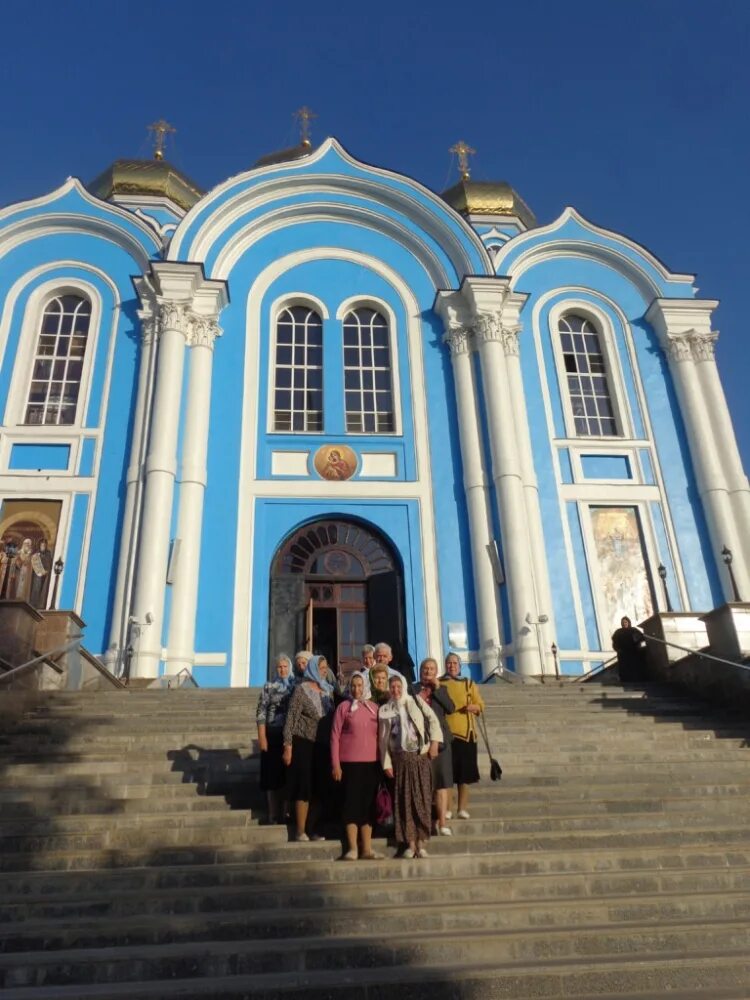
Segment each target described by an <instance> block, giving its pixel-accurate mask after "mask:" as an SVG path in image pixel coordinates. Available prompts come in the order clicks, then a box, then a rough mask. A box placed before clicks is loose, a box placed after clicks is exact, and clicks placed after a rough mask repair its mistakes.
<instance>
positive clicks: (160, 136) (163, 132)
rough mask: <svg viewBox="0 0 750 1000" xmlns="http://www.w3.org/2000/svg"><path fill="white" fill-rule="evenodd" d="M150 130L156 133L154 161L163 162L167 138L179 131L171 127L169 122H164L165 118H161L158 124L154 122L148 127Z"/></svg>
mask: <svg viewBox="0 0 750 1000" xmlns="http://www.w3.org/2000/svg"><path fill="white" fill-rule="evenodd" d="M148 130H149V132H153V133H154V159H155V160H163V159H164V146H165V143H166V141H167V136H168V135H173V134H174V133H175V132H176V131H177V129H176V128H174V127H173V126H172V125H170V124H169V122H167V121H164V119H163V118H160V119H159V121H158V122H152V123H151V124H150V125H149V126H148Z"/></svg>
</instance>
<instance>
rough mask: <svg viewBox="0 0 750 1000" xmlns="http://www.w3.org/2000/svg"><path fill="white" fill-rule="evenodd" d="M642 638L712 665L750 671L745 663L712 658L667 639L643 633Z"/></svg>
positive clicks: (749, 667) (711, 654)
mask: <svg viewBox="0 0 750 1000" xmlns="http://www.w3.org/2000/svg"><path fill="white" fill-rule="evenodd" d="M643 638H644V639H645V640H646V641H647V642H660V643H661V644H662V645H663V646H671V647H672V648H673V649H681V650H682V651H683V653H689V654H690V655H691V656H698V657H701V659H704V660H713V661H714V663H725V664H726V665H727V666H728V667H739V668H740V670H750V666H748V665H747V664H746V663H738V662H737V660H725V659H724V658H723V657H721V656H714V655H713V653H704V652H702V651H701V650H699V649H691V648H690V647H689V646H680V644H679V643H677V642H669V641H668V640H667V639H660V638H659V636H658V635H646V634H645V633H644V634H643Z"/></svg>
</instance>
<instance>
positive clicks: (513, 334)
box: [502, 300, 556, 674]
mask: <svg viewBox="0 0 750 1000" xmlns="http://www.w3.org/2000/svg"><path fill="white" fill-rule="evenodd" d="M506 302H507V300H506ZM520 332H521V327H520V325H504V329H503V334H502V336H503V347H504V349H505V357H506V365H507V369H508V387H509V390H510V401H511V407H512V410H513V423H514V426H515V429H516V441H517V444H518V459H519V465H520V469H521V479H522V481H523V493H524V503H525V507H526V524H527V526H528V537H529V555H530V558H531V564H532V580H533V585H534V593H535V595H536V609H537V615H538V616H539V615H545V616H546V617H547V621H546V622H542V623H541V624H540V625H539V626H535V627H538V628H539V635H540V645H541V647H542V652H541V658H542V662H543V664H544V667H545V670H544V671H543V672H545V673H550V674H554V672H555V664H554V660H553V657H552V643H553V642H554V641H555V635H556V630H555V616H554V609H553V605H552V591H551V589H550V583H549V567H548V565H547V551H546V547H545V544H544V531H543V528H542V511H541V507H540V505H539V485H538V483H537V478H536V470H535V468H534V454H533V451H532V448H531V435H530V433H529V415H528V413H527V411H526V396H525V393H524V390H523V375H522V373H521V358H520V353H519V334H520Z"/></svg>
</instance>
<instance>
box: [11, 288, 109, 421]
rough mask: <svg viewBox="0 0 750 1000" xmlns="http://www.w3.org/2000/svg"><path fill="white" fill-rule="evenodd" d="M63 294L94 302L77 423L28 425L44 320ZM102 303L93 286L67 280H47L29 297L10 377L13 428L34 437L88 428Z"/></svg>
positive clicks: (76, 416)
mask: <svg viewBox="0 0 750 1000" xmlns="http://www.w3.org/2000/svg"><path fill="white" fill-rule="evenodd" d="M63 295H83V296H86V298H87V299H88V300H89V302H90V303H91V318H90V321H89V332H88V336H87V338H86V351H85V353H84V356H83V365H82V368H81V382H80V386H79V389H78V401H77V404H76V413H75V420H74V421H73V423H70V424H27V423H26V408H27V404H28V398H29V392H30V390H31V381H32V374H33V370H34V361H35V359H36V349H37V344H38V342H39V334H40V331H41V323H42V317H43V316H44V312H45V310H46V308H47V306H48V305H49V303H50V302H51V301H52V299H55V298H59V297H62V296H63ZM101 318H102V302H101V296H100V294H99V292H98V290H97V289H96V287H95V286H94V285H91V284H89V283H88V282H86V281H81V280H80V279H79V278H64V279H60V278H58V279H55V280H51V281H46V282H44V284H42V285H39V286H38V287H37V288H35V289H34V291H33V292H31V294H30V295H29V299H28V302H27V304H26V308H25V310H24V315H23V319H22V320H21V333H20V337H19V343H18V351H17V353H16V360H15V365H14V369H13V376H12V378H11V385H10V391H9V393H8V401H7V404H6V407H5V421H4V422H5V424H6V426H8V427H13V428H14V430H15V431H16V432H22V433H23V434H24V435H29V436H32V437H39V436H40V435H41V436H44V437H45V438H46V437H48V436H53V437H54V436H56V435H58V434H59V435H62V436H66V435H70V434H71V432H74V431H77V430H78V431H80V430H82V429H83V428H84V427H85V426H86V417H87V414H88V409H89V399H90V395H91V384H92V381H93V378H92V376H93V369H94V359H95V358H96V352H97V347H98V341H99V332H100V329H101Z"/></svg>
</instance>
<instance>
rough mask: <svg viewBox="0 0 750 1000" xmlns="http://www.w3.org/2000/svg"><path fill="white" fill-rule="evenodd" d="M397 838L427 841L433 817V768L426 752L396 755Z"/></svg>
mask: <svg viewBox="0 0 750 1000" xmlns="http://www.w3.org/2000/svg"><path fill="white" fill-rule="evenodd" d="M393 777H394V782H395V791H394V794H393V807H394V808H393V811H394V821H395V830H394V833H395V837H396V840H397V841H399V843H401V844H408V843H410V842H413V841H415V840H428V839H429V836H430V826H431V820H432V768H431V765H430V759H429V757H428V756H427V754H424V753H403V752H396V753H394V754H393Z"/></svg>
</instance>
